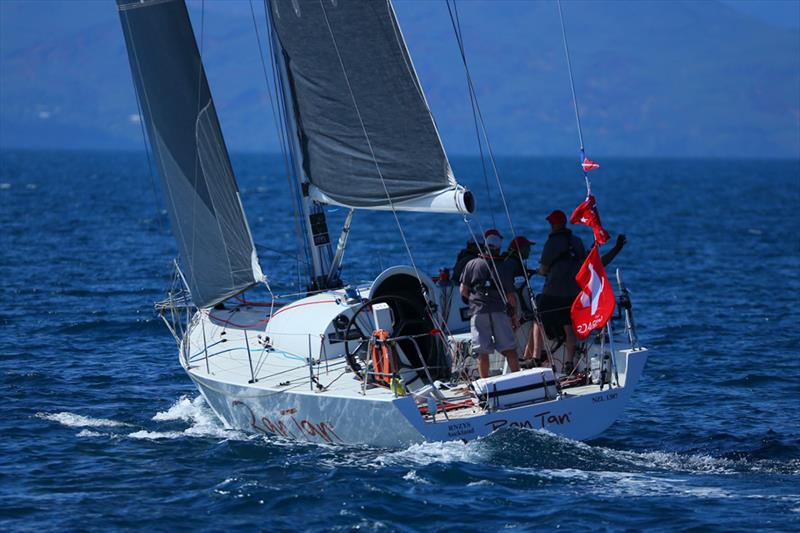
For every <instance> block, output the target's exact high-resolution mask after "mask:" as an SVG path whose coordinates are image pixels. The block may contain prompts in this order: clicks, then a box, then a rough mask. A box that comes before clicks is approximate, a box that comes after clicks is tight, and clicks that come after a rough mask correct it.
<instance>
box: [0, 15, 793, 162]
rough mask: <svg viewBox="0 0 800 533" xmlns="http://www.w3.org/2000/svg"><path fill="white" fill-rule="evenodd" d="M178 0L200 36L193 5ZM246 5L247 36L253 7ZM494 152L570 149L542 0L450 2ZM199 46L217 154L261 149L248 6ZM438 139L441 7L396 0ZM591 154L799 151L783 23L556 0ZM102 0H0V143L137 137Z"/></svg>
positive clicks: (552, 22)
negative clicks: (217, 135) (221, 140)
mask: <svg viewBox="0 0 800 533" xmlns="http://www.w3.org/2000/svg"><path fill="white" fill-rule="evenodd" d="M189 5H190V11H191V14H192V17H193V21H194V23H195V33H196V35H197V36H198V39H199V38H200V33H201V32H200V21H201V13H200V4H199V3H197V2H192V3H190V4H189ZM253 5H254V6H255V8H256V15H257V22H258V27H259V32H260V35H261V37H262V40H263V38H264V33H265V31H266V29H265V26H264V16H263V5H262V3H261V2H258V1H256V2H253ZM457 5H458V9H459V16H460V19H461V24H462V31H463V35H464V38H465V44H466V52H467V58H468V60H469V64H470V67H471V72H472V76H473V79H474V80H475V83H476V85H477V88H478V92H479V98H480V104H481V107H482V110H483V114H484V117H485V119H486V122H487V125H488V128H489V133H490V136H491V140H492V144H493V147H494V149H495V151H496V152H497V153H503V154H526V155H562V154H574V153H575V152H576V150H577V142H578V141H577V131H576V127H575V117H574V113H573V110H572V102H571V95H570V88H569V79H568V76H567V67H566V61H565V58H564V51H563V44H562V39H561V30H560V27H559V22H558V13H557V11H556V7H555V4H554V3H553V2H515V1H468V2H465V1H461V2H458V3H457ZM205 6H206V12H205V16H204V17H203V32H202V33H203V42H202V48H203V53H204V61H205V63H206V68H207V72H208V76H209V81H210V84H211V87H212V91H213V93H214V98H215V101H216V103H217V109H218V112H219V115H220V120H221V122H222V127H223V130H224V133H225V137H226V140H227V142H228V145H229V147H230V148H231V150H240V151H244V150H247V151H277V149H278V144H277V141H276V134H275V128H274V125H273V119H272V115H271V112H270V106H269V100H268V99H267V98H268V97H267V91H266V84H265V80H264V78H263V73H262V69H261V64H260V62H259V58H258V45H257V42H256V37H255V33H254V29H253V20H252V18H251V14H250V4H249V3H248V2H213V1H211V0H207V1H206V2H205ZM395 6H396V9H397V12H398V17H399V19H400V23H401V25H402V28H403V32H404V34H405V36H406V39H407V41H408V44H409V47H410V49H411V53H412V56H413V59H414V63H415V65H416V67H417V70H418V72H419V75H420V78H421V80H422V84H423V87H424V88H425V91H426V95H427V97H428V101H429V103H430V106H431V109H432V110H433V113H434V116H435V117H436V120H437V123H438V125H439V127H440V131H441V135H442V138H443V141H444V143H445V146H446V148H447V149H448V151H449V152H450V153H453V154H456V153H470V154H472V153H476V150H477V148H476V140H475V130H474V125H473V119H472V112H471V109H470V106H469V100H468V96H467V91H466V85H465V76H464V69H463V67H462V65H461V62H460V57H459V55H458V49H457V45H456V41H455V38H454V33H453V29H452V26H451V22H450V18H449V15H448V11H447V7H446V4H445V3H444V2H433V1H430V2H428V1H425V2H423V1H411V0H398V1H396V2H395ZM563 6H564V12H565V17H566V23H567V34H568V38H569V45H570V51H571V55H572V60H573V67H574V72H575V83H576V91H577V95H578V98H579V102H580V110H581V118H582V120H583V125H584V135H585V141H586V144H587V147H588V149H589V152H590V154H592V155H593V156H594V157H597V158H602V157H603V156H605V155H620V156H691V157H712V156H713V157H794V158H799V157H800V32H798V31H797V30H793V29H787V28H781V27H778V26H771V25H769V24H767V23H766V22H762V21H760V20H759V19H757V18H754V17H752V16H750V15H747V14H745V13H742V12H740V11H736V10H734V9H732V8H731V7H730V6H729V5H728V4H724V3H720V2H716V1H704V2H682V1H673V2H660V1H655V2H651V1H639V2H628V1H603V2H600V1H577V0H575V1H568V2H564V3H563ZM119 24H120V23H119V19H118V17H117V13H116V8H115V5H114V3H113V2H112V1H108V2H96V1H72V2H52V1H38V2H20V1H13V0H3V1H0V147H5V148H10V147H31V148H132V149H137V148H139V149H140V148H141V146H142V138H141V129H140V128H141V126H140V124H139V123H138V115H137V110H136V102H135V99H134V92H133V86H132V83H131V78H130V71H129V67H128V59H127V55H126V52H125V47H124V42H123V38H122V32H121V30H120V27H119Z"/></svg>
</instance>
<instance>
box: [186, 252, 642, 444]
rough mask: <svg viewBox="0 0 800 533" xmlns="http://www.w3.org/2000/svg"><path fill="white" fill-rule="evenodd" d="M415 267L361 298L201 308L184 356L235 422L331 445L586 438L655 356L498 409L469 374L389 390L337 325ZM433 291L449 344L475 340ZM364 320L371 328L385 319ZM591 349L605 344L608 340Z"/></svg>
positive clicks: (221, 412) (446, 293)
mask: <svg viewBox="0 0 800 533" xmlns="http://www.w3.org/2000/svg"><path fill="white" fill-rule="evenodd" d="M412 272H413V271H411V270H410V269H408V268H406V267H393V268H391V269H389V270H387V271H385V272H384V273H383V274H381V275H380V276H379V277H378V278H376V280H375V282H373V283H372V284H371V285H367V286H363V287H360V288H359V289H358V295H357V296H355V295H354V294H353V293H352V291H351V292H350V293H348V292H347V291H344V290H336V291H326V292H323V293H319V294H316V295H313V296H309V297H307V298H303V299H301V300H298V301H296V302H292V303H288V304H284V305H282V306H280V307H272V306H271V305H260V306H259V305H249V304H242V305H238V306H234V307H228V308H225V309H222V310H203V311H200V312H198V313H197V314H195V315H194V318H193V319H192V321H191V323H190V324H189V327H188V329H187V332H186V334H185V336H184V337H183V340H182V341H181V363H182V365H183V367H184V369H186V371H187V373H188V374H189V377H190V378H191V379H192V380H193V381H194V382H195V384H196V385H197V387H198V389H199V390H200V392H201V393H202V395H203V397H204V398H205V399H206V401H207V402H208V404H209V406H210V407H211V409H212V410H213V411H214V412H215V413H216V414H217V416H218V417H219V418H220V419H221V420H222V421H224V422H225V423H226V424H227V425H228V426H230V427H232V428H236V429H240V430H245V431H250V432H255V433H260V434H265V435H272V436H276V437H280V438H285V439H293V440H300V441H309V442H318V443H328V444H347V445H372V446H385V447H401V446H406V445H409V444H412V443H417V442H425V441H447V440H472V439H476V438H479V437H483V436H486V435H488V434H490V433H492V432H493V431H497V430H500V429H504V428H527V429H538V430H547V431H550V432H553V433H556V434H559V435H563V436H565V437H568V438H572V439H577V440H584V439H590V438H592V437H595V436H597V435H599V434H600V433H602V432H603V431H605V430H606V429H607V428H608V427H609V426H610V425H611V424H612V423H613V422H614V420H616V419H617V417H618V416H619V415H620V414H621V412H622V411H623V409H624V408H625V406H626V405H627V403H628V401H629V399H630V397H631V394H632V392H633V390H634V388H635V387H636V384H637V383H638V381H639V377H640V376H641V374H642V370H643V368H644V364H645V361H646V359H647V350H645V349H625V350H616V352H615V357H614V358H613V361H614V367H615V371H614V372H613V377H612V379H611V380H610V381H611V382H612V383H611V384H610V385H609V384H607V385H604V387H602V388H601V386H600V385H582V386H574V387H569V388H565V389H562V390H561V391H560V392H559V393H558V394H557V395H555V397H553V395H554V394H555V393H550V396H549V399H545V400H540V401H536V402H535V403H533V400H531V403H527V404H523V405H521V406H518V407H512V408H506V409H502V410H501V409H492V408H489V409H484V408H482V407H480V406H479V405H478V403H479V402H478V399H477V397H476V396H475V395H474V394H473V393H471V391H470V390H469V388H468V387H467V381H468V380H464V379H460V380H457V382H455V383H453V384H451V386H450V387H449V388H448V387H445V386H442V387H439V386H437V388H436V390H433V387H431V386H427V387H426V386H424V384H425V383H428V384H430V383H432V380H431V379H419V380H415V379H413V376H414V375H415V374H414V371H411V374H408V373H406V374H403V373H402V372H404V371H402V370H401V373H400V378H399V379H400V382H401V383H402V387H401V389H400V390H398V389H395V390H392V387H390V386H388V383H385V384H383V386H378V385H380V384H376V383H375V382H374V381H373V380H369V381H368V382H365V381H364V380H363V379H362V378H361V377H359V375H358V374H357V373H356V372H353V369H352V367H351V364H350V363H348V362H347V358H346V357H345V353H346V349H345V346H347V343H345V342H343V338H348V331H349V330H348V331H345V330H343V329H342V326H341V325H340V326H336V324H337V323H342V319H344V322H347V319H348V318H349V319H350V322H351V323H352V322H353V321H355V319H356V316H361V318H366V316H365V315H364V314H363V313H362V314H361V315H359V314H358V312H357V310H358V309H361V308H362V307H363V306H362V301H364V299H365V298H369V299H373V298H377V299H376V300H375V301H380V299H381V298H383V299H384V300H383V301H385V297H382V296H381V291H382V290H383V289H382V288H381V287H394V288H395V289H397V287H398V283H400V282H402V281H403V280H405V281H406V282H407V283H410V284H411V285H410V286H411V288H410V289H407V292H406V294H410V293H411V292H413V290H419V288H418V287H419V284H418V282H417V280H416V278H414V277H412V276H411V273H412ZM398 280H399V281H398ZM401 288H402V287H401ZM427 293H428V294H430V295H431V296H432V297H433V298H434V299H435V300H436V301H439V300H441V299H442V298H445V299H447V298H449V299H450V303H447V305H442V306H441V307H440V309H446V310H448V311H447V314H448V316H449V317H450V320H449V321H448V330H449V334H448V335H446V336H445V337H444V339H445V340H447V341H448V343H449V344H450V345H451V347H453V346H455V345H457V344H458V345H460V344H463V343H465V342H466V343H468V340H467V339H468V338H469V334H468V333H460V334H459V333H456V332H457V331H458V330H459V329H462V330H463V328H465V327H468V326H467V323H466V322H465V321H464V320H462V319H461V317H460V315H461V310H460V309H459V306H458V305H456V304H455V303H454V301H457V300H456V299H457V298H458V295H457V292H456V291H453V290H442V289H441V288H440V287H433V286H432V284H431V285H429V286H428V288H427ZM445 303H446V302H445ZM368 315H369V316H372V314H371V313H368ZM376 316H377V315H376ZM385 316H387V317H389V316H390V315H385ZM395 318H396V319H397V320H399V318H397V317H395ZM375 320H378V318H375ZM365 327H366V329H367V330H368V331H370V332H371V331H372V330H373V328H381V327H384V326H376V325H374V324H373V325H368V326H365ZM426 335H430V334H426ZM518 337H519V338H518V342H519V344H520V346H519V349H520V353H521V350H522V349H523V348H524V344H525V340H526V339H527V335H526V333H525V332H524V331H521V332H520V333H519V335H518ZM353 342H355V341H353ZM406 346H407V347H408V345H406ZM431 346H432V345H431ZM608 348H609V347H606V348H604V349H605V350H607V349H608ZM351 349H352V347H351ZM398 349H399V348H398ZM592 350H593V352H592V353H597V351H598V350H601V347H600V346H594V347H593V348H592ZM455 351H459V350H455ZM468 351H469V350H467V352H468ZM459 353H461V354H462V355H461V356H459V357H462V358H463V359H460V360H456V361H455V362H453V361H451V363H452V364H453V365H454V366H458V365H457V363H458V362H459V361H461V362H462V363H464V364H465V365H466V366H462V367H461V369H460V370H459V371H458V372H456V375H459V376H463V375H464V374H468V375H472V374H473V373H474V372H475V371H476V369H475V368H474V364H475V359H474V358H471V357H469V356H468V355H464V353H466V352H464V350H460V351H459ZM556 359H558V356H556ZM491 360H492V362H493V368H494V370H495V372H500V371H501V369H502V363H503V361H504V359H503V358H502V356H500V355H499V354H496V353H495V354H493V356H492V357H491ZM362 364H364V363H362ZM439 368H441V367H439ZM362 370H363V369H362ZM406 372H407V371H406ZM426 372H428V370H426ZM428 378H430V374H428ZM426 389H427V392H426ZM434 411H438V412H436V414H435V416H434V415H431V414H429V413H432V412H434Z"/></svg>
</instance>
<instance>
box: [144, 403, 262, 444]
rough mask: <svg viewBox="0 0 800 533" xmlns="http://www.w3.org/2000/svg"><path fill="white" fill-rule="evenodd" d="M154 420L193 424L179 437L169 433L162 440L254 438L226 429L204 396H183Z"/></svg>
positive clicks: (179, 434)
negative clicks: (184, 437) (183, 438)
mask: <svg viewBox="0 0 800 533" xmlns="http://www.w3.org/2000/svg"><path fill="white" fill-rule="evenodd" d="M152 420H154V421H155V422H176V421H181V422H188V423H190V424H191V425H190V426H189V427H188V428H186V429H184V430H183V431H181V432H179V433H178V434H177V435H173V434H174V433H176V432H169V434H170V436H167V437H161V438H178V437H179V436H188V437H215V438H222V439H227V440H247V439H250V438H251V437H252V436H251V435H248V434H246V433H244V432H242V431H238V430H234V429H230V428H226V427H225V426H224V425H223V423H222V422H221V421H220V420H219V418H217V416H216V415H215V414H214V412H213V411H211V409H210V408H209V407H208V405H207V404H206V402H205V399H203V397H202V396H197V397H195V398H194V399H189V397H188V396H181V397H180V398H179V399H178V400H176V401H175V403H173V404H172V405H171V406H170V408H169V409H167V410H166V411H160V412H158V413H156V414H155V415H154V416H153V418H152ZM134 438H135V437H134Z"/></svg>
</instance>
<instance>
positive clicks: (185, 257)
mask: <svg viewBox="0 0 800 533" xmlns="http://www.w3.org/2000/svg"><path fill="white" fill-rule="evenodd" d="M117 4H118V7H119V14H120V19H121V21H122V30H123V32H124V34H125V43H126V45H127V48H128V57H129V59H130V63H131V71H132V73H133V79H134V82H135V84H136V91H137V94H138V97H139V102H140V106H141V111H142V114H143V115H144V121H145V124H146V125H147V132H148V135H149V138H150V146H151V148H152V151H153V153H154V155H155V159H156V161H157V163H158V168H159V171H160V174H161V178H162V183H163V186H164V191H165V193H166V196H167V206H168V211H169V214H170V219H171V222H172V228H173V231H174V232H175V237H176V239H177V241H178V249H179V252H180V256H181V260H182V267H183V272H184V275H185V278H186V282H187V284H188V285H189V290H190V291H191V295H192V300H193V302H194V303H195V305H197V306H198V307H209V306H212V305H214V304H216V303H218V302H221V301H223V300H225V299H226V298H230V297H231V296H233V295H235V294H238V293H239V292H241V291H243V290H245V289H247V288H248V287H250V286H252V285H253V284H255V283H256V282H257V281H259V280H260V279H261V278H262V277H263V274H262V273H261V268H260V267H259V264H258V258H257V256H256V251H255V247H254V245H253V238H252V236H251V234H250V228H249V227H248V225H247V220H246V219H245V215H244V211H243V209H242V204H241V200H240V198H239V191H238V188H237V186H236V179H235V178H234V176H233V170H232V168H231V163H230V159H229V157H228V151H227V149H226V147H225V141H224V140H223V138H222V131H221V130H220V126H219V121H218V119H217V113H216V111H215V109H214V103H213V102H212V100H211V92H210V91H209V88H208V82H207V81H206V76H205V72H204V70H203V64H202V61H201V59H200V54H199V52H198V50H197V43H196V42H195V38H194V33H193V31H192V26H191V22H190V20H189V14H188V12H187V10H186V5H185V3H184V2H183V0H117Z"/></svg>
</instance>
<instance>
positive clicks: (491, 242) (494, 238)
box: [484, 232, 503, 250]
mask: <svg viewBox="0 0 800 533" xmlns="http://www.w3.org/2000/svg"><path fill="white" fill-rule="evenodd" d="M487 234H488V232H487ZM484 243H486V246H488V247H489V248H495V249H497V250H499V249H500V247H501V246H502V245H503V239H501V238H500V237H499V236H498V235H497V233H492V234H491V235H487V236H486V238H485V239H484Z"/></svg>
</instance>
